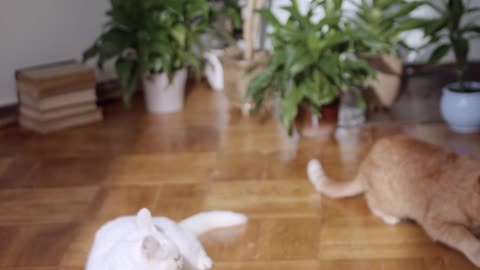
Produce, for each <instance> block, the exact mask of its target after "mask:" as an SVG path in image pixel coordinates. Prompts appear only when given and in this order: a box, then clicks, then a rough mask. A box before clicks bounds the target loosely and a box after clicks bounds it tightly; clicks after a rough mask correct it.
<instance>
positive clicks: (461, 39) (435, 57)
mask: <svg viewBox="0 0 480 270" xmlns="http://www.w3.org/2000/svg"><path fill="white" fill-rule="evenodd" d="M431 6H432V7H433V9H434V10H436V11H437V12H438V14H439V16H438V17H437V18H435V19H432V20H430V21H429V23H428V24H427V25H426V26H425V27H424V32H425V35H426V36H427V37H429V42H428V44H427V45H431V44H436V45H437V47H436V49H434V50H433V52H432V54H431V56H430V59H429V63H436V62H438V61H440V60H441V59H442V58H443V57H445V56H446V55H447V53H448V52H449V51H451V50H453V53H454V55H455V63H456V68H457V73H458V81H459V83H460V88H459V89H452V90H454V91H459V92H464V91H468V89H466V88H465V69H466V66H467V61H468V53H469V51H470V41H471V40H472V39H475V38H479V37H480V24H479V23H478V17H476V18H472V19H471V20H469V21H467V20H466V18H465V16H466V15H470V16H472V17H473V16H474V15H475V13H478V12H479V11H480V8H468V7H466V6H465V3H464V2H463V1H462V0H447V1H444V5H443V6H437V5H435V4H431Z"/></svg>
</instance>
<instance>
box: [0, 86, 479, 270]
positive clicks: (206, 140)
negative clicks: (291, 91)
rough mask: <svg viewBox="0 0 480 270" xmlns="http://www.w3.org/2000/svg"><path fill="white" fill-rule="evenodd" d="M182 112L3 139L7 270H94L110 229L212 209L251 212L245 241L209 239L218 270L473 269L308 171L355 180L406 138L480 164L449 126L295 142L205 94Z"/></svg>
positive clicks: (2, 135)
mask: <svg viewBox="0 0 480 270" xmlns="http://www.w3.org/2000/svg"><path fill="white" fill-rule="evenodd" d="M193 88H194V90H193V91H191V93H190V95H189V97H188V101H187V105H186V108H185V110H184V111H183V112H181V113H177V114H171V115H148V114H146V113H145V112H144V109H143V106H142V104H143V103H142V100H141V99H140V98H138V99H137V100H136V101H135V104H134V106H132V107H131V108H130V109H129V110H126V109H124V107H123V106H122V104H120V103H112V104H109V105H107V106H106V107H105V121H104V122H102V123H98V124H94V125H90V126H87V127H81V128H76V129H72V130H68V131H64V132H59V133H55V134H52V135H45V136H42V135H35V134H33V133H30V132H28V131H24V130H21V129H19V128H17V127H10V128H6V129H2V130H0V205H1V207H0V270H7V269H8V270H56V269H66V270H80V269H83V267H84V264H85V260H86V256H87V253H88V251H89V248H90V245H91V242H92V238H93V235H94V232H95V231H96V230H97V229H98V227H99V226H100V225H101V224H102V223H104V222H105V221H107V220H109V219H112V218H114V217H117V216H120V215H132V214H134V213H135V212H136V211H137V210H138V209H140V208H141V207H148V208H150V209H151V210H152V212H153V213H154V214H155V215H165V216H169V217H171V218H174V219H177V220H179V219H182V218H184V217H187V216H189V215H191V214H194V213H196V212H198V211H202V210H210V209H228V210H235V211H239V212H243V213H246V214H247V215H248V216H249V217H250V222H249V223H248V226H246V227H245V228H236V229H233V230H220V231H215V232H211V233H209V234H207V235H204V236H203V237H202V241H203V243H204V245H205V247H206V249H207V251H208V253H209V255H210V256H211V257H212V258H213V259H214V261H215V267H214V269H217V270H227V269H231V270H240V269H248V270H267V269H276V270H293V269H295V270H298V269H304V270H314V269H315V270H317V269H325V270H329V269H335V270H343V269H372V270H376V269H384V270H388V269H435V270H437V269H438V270H445V269H452V270H457V269H474V267H473V266H472V265H471V264H470V263H469V262H468V261H467V260H466V259H464V257H463V256H462V255H460V254H458V253H457V252H455V251H452V250H450V249H448V248H446V247H444V246H443V245H440V244H436V243H433V242H432V241H431V240H430V239H429V238H428V237H427V236H426V235H425V233H424V232H423V231H422V230H421V229H420V228H419V227H418V226H417V225H415V224H414V223H410V222H402V223H401V224H399V225H397V226H389V225H386V224H384V223H382V222H381V221H380V220H378V219H376V218H374V217H373V216H372V215H371V214H370V212H369V211H368V209H367V207H366V204H365V202H364V199H363V198H362V197H358V198H353V199H346V200H329V199H326V198H322V197H321V196H320V195H318V194H316V193H315V192H314V190H313V188H312V187H311V186H310V184H309V182H308V181H307V179H306V173H305V165H306V162H307V161H308V160H309V159H311V158H320V159H321V160H322V161H323V162H324V164H325V166H326V170H327V171H328V173H329V174H331V175H332V176H334V177H337V178H340V179H349V178H350V177H352V176H353V175H354V174H355V171H356V168H357V166H358V165H359V163H360V161H361V160H362V157H363V156H364V155H365V153H366V152H367V151H368V149H369V147H370V146H371V144H372V143H373V142H375V140H377V139H378V138H380V137H382V136H387V135H392V134H397V133H406V134H409V135H410V136H414V137H418V138H422V139H425V140H428V141H430V142H433V143H437V144H440V145H443V146H445V147H448V148H451V149H454V150H455V151H457V152H459V153H462V154H466V155H473V156H475V157H477V158H480V135H478V134H475V135H459V134H454V133H452V132H450V131H448V129H447V128H446V127H445V126H444V125H443V124H432V125H410V126H409V125H404V126H400V125H381V126H380V125H376V126H366V127H363V128H358V129H354V130H337V131H334V130H333V128H328V127H326V128H325V135H324V136H320V137H319V138H316V139H309V140H307V139H305V140H301V141H299V142H294V141H292V140H290V139H289V138H288V137H287V136H286V135H285V133H284V132H283V130H282V128H281V127H280V126H279V124H278V123H277V122H276V121H273V120H271V119H260V118H258V117H250V118H243V117H241V115H240V114H239V113H238V112H234V111H229V109H228V106H227V103H226V100H225V99H224V97H223V96H222V94H221V93H215V92H212V91H209V90H207V89H206V87H205V85H203V84H197V85H195V86H194V87H193Z"/></svg>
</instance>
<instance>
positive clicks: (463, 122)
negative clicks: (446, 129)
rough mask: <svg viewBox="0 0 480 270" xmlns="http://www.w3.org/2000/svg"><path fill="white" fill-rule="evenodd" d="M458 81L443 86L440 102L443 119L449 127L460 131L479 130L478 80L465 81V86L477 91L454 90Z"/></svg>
mask: <svg viewBox="0 0 480 270" xmlns="http://www.w3.org/2000/svg"><path fill="white" fill-rule="evenodd" d="M458 86H459V83H452V84H449V85H447V86H445V87H444V88H443V95H442V99H441V103H440V108H441V111H442V116H443V119H445V121H446V122H447V123H448V125H449V126H450V128H451V129H452V130H454V131H456V132H460V133H473V132H478V131H480V82H465V86H466V87H467V88H471V89H478V90H479V91H477V92H469V93H462V92H455V91H452V90H450V89H452V88H453V89H455V88H458Z"/></svg>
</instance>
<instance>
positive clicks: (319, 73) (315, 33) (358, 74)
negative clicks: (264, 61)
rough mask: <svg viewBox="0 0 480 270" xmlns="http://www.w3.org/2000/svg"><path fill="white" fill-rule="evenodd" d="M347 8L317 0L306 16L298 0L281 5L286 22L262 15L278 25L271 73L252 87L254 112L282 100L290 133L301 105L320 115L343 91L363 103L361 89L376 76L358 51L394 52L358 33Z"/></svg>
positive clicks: (338, 2) (336, 2)
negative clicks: (317, 16) (345, 12)
mask: <svg viewBox="0 0 480 270" xmlns="http://www.w3.org/2000/svg"><path fill="white" fill-rule="evenodd" d="M342 4H343V1H342V0H326V1H316V0H313V1H311V3H310V6H309V9H308V11H307V12H306V13H305V14H302V13H301V12H300V9H299V6H298V3H297V1H296V0H291V2H290V5H288V6H284V7H282V8H283V9H284V10H286V11H287V12H288V13H289V18H288V20H287V22H286V23H281V22H280V21H279V20H278V19H277V18H276V17H275V16H274V15H273V14H272V12H271V11H269V10H261V11H259V12H260V13H261V14H262V15H263V16H264V17H265V19H266V20H267V21H268V22H269V23H270V24H271V25H272V27H273V32H272V34H271V39H272V45H273V56H272V58H271V59H270V62H269V64H268V66H267V68H266V70H265V71H264V72H262V73H261V74H260V75H258V76H257V77H256V78H255V79H254V80H252V82H251V83H250V85H249V89H248V96H249V97H250V98H251V99H252V100H253V101H254V103H255V106H254V110H258V109H259V108H260V107H261V106H262V104H263V103H264V101H265V100H267V99H270V98H278V99H279V100H280V107H281V115H280V118H281V119H280V120H281V122H282V124H283V125H284V126H285V127H286V129H287V130H288V131H289V133H291V132H292V127H293V121H294V119H295V117H296V115H297V113H298V107H299V105H300V104H307V105H309V106H310V107H311V109H312V111H313V112H314V113H317V114H319V110H320V108H321V107H322V106H324V105H327V104H330V103H331V102H333V101H334V100H335V99H337V98H338V97H339V96H340V94H341V93H342V92H348V91H352V92H355V93H356V94H357V96H358V97H359V102H360V104H362V105H364V104H363V99H362V97H361V95H360V93H359V88H360V87H361V86H362V85H363V84H364V83H365V81H366V80H367V79H368V78H370V77H374V76H375V73H374V71H373V70H372V68H371V67H370V66H369V65H368V63H367V62H366V61H365V60H363V59H360V58H358V57H357V56H356V52H357V51H358V48H359V47H362V48H368V50H369V51H371V52H376V51H384V50H386V49H388V48H389V45H388V44H385V43H383V42H380V41H378V40H377V39H376V38H375V37H373V36H371V35H369V34H368V33H366V32H363V31H355V29H353V28H352V27H351V25H350V24H349V23H348V22H346V21H345V20H344V15H343V11H342V9H341V6H342ZM322 10H323V11H324V13H325V14H326V15H325V16H324V17H323V18H322V19H321V20H319V21H318V22H314V21H313V17H314V15H315V14H316V13H317V12H319V11H322ZM364 50H365V49H364Z"/></svg>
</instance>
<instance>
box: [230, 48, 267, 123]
mask: <svg viewBox="0 0 480 270" xmlns="http://www.w3.org/2000/svg"><path fill="white" fill-rule="evenodd" d="M268 58H269V54H268V52H266V51H257V52H256V53H255V54H254V57H253V60H252V61H246V60H244V59H243V52H242V51H241V50H240V49H237V48H227V49H225V53H224V55H223V56H222V57H221V61H222V64H223V74H224V93H225V96H226V97H227V99H228V101H229V102H230V104H231V105H232V106H233V107H234V108H238V109H241V110H242V112H244V113H248V111H249V110H250V108H251V106H252V103H251V101H250V100H248V99H247V98H246V95H247V90H248V85H249V84H250V81H251V80H252V79H253V78H255V77H256V76H257V75H258V74H259V73H260V72H262V71H263V70H265V68H266V66H267V61H268ZM251 67H255V69H254V70H253V71H252V72H250V73H248V74H247V71H249V69H251Z"/></svg>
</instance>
